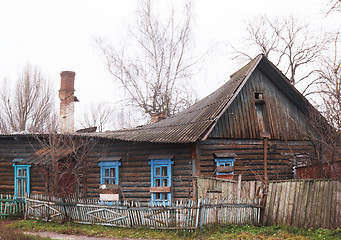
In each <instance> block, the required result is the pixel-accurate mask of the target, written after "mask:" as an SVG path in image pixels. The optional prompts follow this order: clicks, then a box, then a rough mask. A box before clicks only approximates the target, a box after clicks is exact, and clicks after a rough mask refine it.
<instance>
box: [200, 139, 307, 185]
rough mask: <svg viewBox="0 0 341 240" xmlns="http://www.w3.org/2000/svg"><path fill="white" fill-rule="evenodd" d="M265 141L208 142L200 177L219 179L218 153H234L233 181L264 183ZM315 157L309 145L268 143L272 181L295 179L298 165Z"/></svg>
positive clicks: (203, 149)
mask: <svg viewBox="0 0 341 240" xmlns="http://www.w3.org/2000/svg"><path fill="white" fill-rule="evenodd" d="M263 147H264V145H263V141H262V140H247V139H239V140H233V139H209V140H206V141H204V142H202V143H201V145H200V175H202V176H207V177H214V176H215V175H216V163H215V153H235V154H236V155H237V157H236V160H235V162H234V165H235V166H234V179H237V177H238V175H242V180H263V179H264V178H263V176H264V150H263ZM313 154H314V149H313V146H312V145H311V143H310V142H309V141H280V140H269V144H268V147H267V159H268V176H269V179H270V180H276V179H293V178H294V171H293V167H294V164H295V161H303V159H304V158H308V157H310V156H311V155H313Z"/></svg>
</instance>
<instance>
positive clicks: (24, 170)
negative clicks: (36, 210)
mask: <svg viewBox="0 0 341 240" xmlns="http://www.w3.org/2000/svg"><path fill="white" fill-rule="evenodd" d="M13 166H14V194H15V195H16V196H17V197H18V198H23V197H26V196H29V195H30V167H31V165H15V164H14V165H13Z"/></svg>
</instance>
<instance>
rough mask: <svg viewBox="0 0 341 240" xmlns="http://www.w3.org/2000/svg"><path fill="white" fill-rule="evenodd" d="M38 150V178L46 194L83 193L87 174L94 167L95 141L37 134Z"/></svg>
mask: <svg viewBox="0 0 341 240" xmlns="http://www.w3.org/2000/svg"><path fill="white" fill-rule="evenodd" d="M37 140H38V142H39V143H40V146H41V149H40V150H37V152H36V154H37V155H38V157H40V158H41V160H42V161H41V162H42V164H41V167H42V169H43V173H44V174H42V178H43V179H42V180H43V181H44V182H45V184H46V191H47V194H48V195H50V196H57V197H68V196H70V195H74V196H76V197H77V196H80V195H82V196H84V197H85V195H86V190H87V175H88V173H89V171H90V170H91V168H92V167H94V166H96V164H97V163H96V159H98V158H99V154H98V153H95V151H94V149H95V146H96V143H97V141H95V140H94V139H93V138H91V137H89V136H74V135H65V134H64V135H61V134H48V135H45V136H44V137H37Z"/></svg>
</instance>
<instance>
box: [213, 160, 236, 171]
mask: <svg viewBox="0 0 341 240" xmlns="http://www.w3.org/2000/svg"><path fill="white" fill-rule="evenodd" d="M215 161H216V164H217V175H233V163H234V161H235V159H234V158H218V159H216V160H215Z"/></svg>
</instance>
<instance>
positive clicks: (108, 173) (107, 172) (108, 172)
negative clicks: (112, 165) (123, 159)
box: [104, 168, 110, 177]
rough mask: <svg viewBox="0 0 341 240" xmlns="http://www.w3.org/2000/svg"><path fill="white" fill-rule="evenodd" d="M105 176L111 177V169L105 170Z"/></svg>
mask: <svg viewBox="0 0 341 240" xmlns="http://www.w3.org/2000/svg"><path fill="white" fill-rule="evenodd" d="M104 176H105V177H109V176H110V169H109V168H105V169H104Z"/></svg>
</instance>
